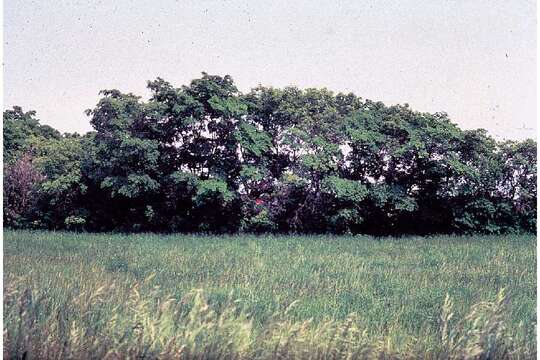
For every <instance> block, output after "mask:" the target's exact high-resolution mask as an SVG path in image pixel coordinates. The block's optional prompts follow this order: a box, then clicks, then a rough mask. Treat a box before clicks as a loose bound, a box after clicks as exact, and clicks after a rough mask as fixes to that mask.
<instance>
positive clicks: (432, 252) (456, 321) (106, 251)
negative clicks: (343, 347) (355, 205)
mask: <svg viewBox="0 0 540 360" xmlns="http://www.w3.org/2000/svg"><path fill="white" fill-rule="evenodd" d="M151 275H153V278H151V280H146V281H145V279H147V278H148V277H149V276H151ZM4 281H5V284H6V287H8V291H7V293H8V296H12V298H8V299H6V297H5V298H4V306H5V307H6V310H5V312H4V320H5V323H4V329H9V330H10V331H9V334H14V335H12V336H11V338H9V339H8V340H9V341H8V343H11V345H10V346H11V347H10V348H8V349H7V350H6V348H5V349H4V355H6V351H8V352H12V353H17V354H19V356H21V355H20V354H22V353H23V352H24V351H23V350H22V348H21V346H22V345H20V344H17V343H15V340H13V338H14V336H15V335H17V336H19V337H20V336H21V331H20V330H17V329H19V328H20V324H21V322H22V321H23V320H22V318H23V316H21V315H20V314H18V313H17V311H18V310H17V309H18V308H20V307H21V302H24V301H23V300H24V299H23V297H24V296H27V295H24V289H29V291H31V292H32V294H33V299H36V298H37V297H40V296H41V297H42V298H43V299H44V300H42V301H43V304H44V305H43V306H42V307H41V308H40V310H39V311H38V310H35V311H36V312H38V313H37V314H36V315H35V319H33V320H32V324H33V325H32V326H34V327H36V328H39V329H40V331H41V332H43V331H44V329H45V328H46V327H47V326H52V325H51V324H50V323H51V320H50V319H51V318H52V317H53V313H52V309H57V310H58V311H59V312H66V313H67V312H68V310H65V311H63V310H62V306H66V309H68V308H70V307H69V305H68V303H69V302H70V301H72V300H73V299H74V298H76V297H77V296H78V295H80V294H83V293H84V294H88V293H91V292H95V291H97V290H98V289H99V288H100V287H103V286H105V289H106V290H101V291H105V294H104V295H100V296H102V297H103V299H102V300H100V302H99V304H98V305H95V306H94V305H93V306H92V309H93V310H92V314H91V316H90V315H89V316H90V317H86V318H82V317H81V316H82V315H81V314H80V309H78V308H73V307H71V308H73V314H71V315H70V316H71V317H75V318H76V319H77V321H75V320H73V322H76V324H78V325H77V326H79V327H80V328H81V331H86V332H88V329H87V328H89V327H91V325H92V326H94V327H93V328H94V330H95V332H98V333H99V332H103V331H105V330H103V329H106V327H107V326H108V325H106V324H105V322H104V321H105V319H110V318H113V317H114V315H115V314H117V317H118V316H121V317H124V318H128V317H129V316H132V315H129V314H131V313H128V312H127V309H125V308H126V307H127V305H126V304H127V303H128V302H129V301H128V300H129V299H131V298H130V296H132V293H133V287H134V284H140V290H138V292H140V296H141V298H148V302H149V304H154V305H152V306H157V305H156V304H157V303H158V302H159V301H160V300H158V299H160V298H161V299H168V298H170V299H171V301H176V302H179V303H180V305H181V306H184V305H185V304H184V303H187V302H189V303H190V304H191V305H193V304H192V303H193V301H191V300H190V301H187V300H185V299H188V298H189V297H190V296H191V298H192V297H193V296H192V295H190V294H193V292H192V291H193V289H202V292H203V294H204V296H205V298H206V301H207V302H208V305H209V309H211V310H213V311H215V313H216V314H217V315H216V316H218V315H219V314H222V313H224V312H227V309H230V308H231V304H233V302H232V300H234V308H235V309H236V310H234V316H233V315H231V316H233V318H238V319H240V317H241V316H245V319H244V320H245V321H246V323H249V324H250V326H251V328H250V329H251V330H250V334H251V335H249V336H250V337H253V339H252V341H251V345H249V346H248V348H249V349H248V350H246V349H244V350H242V351H244V353H242V352H240V350H238V349H240V348H238V349H237V350H238V351H237V352H238V353H240V355H242V354H244V355H245V354H249V356H248V355H246V356H248V357H254V356H255V355H256V354H255V352H254V351H255V349H254V348H255V347H259V348H263V347H265V346H266V345H265V344H267V343H266V342H265V343H264V344H263V342H260V343H259V342H258V341H259V340H260V339H261V338H265V337H268V336H269V335H268V329H269V327H271V326H272V325H271V324H281V325H280V326H281V328H282V329H283V328H285V327H286V326H285V325H284V323H283V322H287V324H289V325H290V326H295V325H294V324H302V323H303V322H305V321H306V320H308V319H311V322H310V323H309V324H310V325H309V326H311V328H313V329H315V328H318V329H323V328H325V327H326V328H331V326H330V325H328V324H341V325H339V326H342V324H346V323H347V322H350V321H352V320H351V319H352V317H351V314H354V315H353V316H354V317H353V318H354V323H355V326H357V327H358V329H362V336H361V337H355V338H354V339H356V340H355V341H360V338H362V339H365V341H370V342H372V343H373V344H375V343H376V344H379V345H377V346H378V347H379V348H380V349H383V348H384V349H383V350H384V352H385V353H394V354H402V356H401V355H400V357H407V356H406V354H411V351H412V352H418V351H423V352H425V353H430V354H442V353H443V352H444V351H447V354H451V351H450V350H448V349H446V350H445V349H443V348H442V347H441V346H442V345H441V338H443V336H442V333H441V331H442V330H441V326H442V324H443V323H444V320H442V318H444V314H443V313H444V311H443V304H444V303H445V298H446V297H447V295H448V297H449V299H451V300H452V302H453V308H452V313H453V314H454V315H453V316H452V317H451V319H450V320H448V321H449V323H450V325H453V326H455V327H456V328H458V327H461V328H460V329H461V330H460V331H462V332H466V331H469V330H470V329H469V330H467V329H468V328H467V329H465V326H464V325H463V323H464V322H465V320H466V316H467V314H471V313H474V312H475V311H477V309H476V308H475V304H479V303H482V302H490V304H495V303H496V302H497V295H498V293H499V290H500V289H503V288H504V289H505V293H506V298H505V301H504V315H501V317H500V319H499V318H497V319H498V320H497V321H499V322H498V323H497V324H499V323H500V324H502V325H503V327H504V328H505V329H504V334H506V335H505V336H507V338H506V339H505V340H504V341H503V343H505V344H506V346H507V347H508V349H510V348H512V347H513V349H514V353H512V354H513V356H514V357H520V356H526V355H527V354H528V355H531V354H535V352H536V345H535V341H536V237H535V236H517V235H512V236H474V237H465V236H461V237H451V236H436V237H407V238H383V239H374V238H370V237H336V236H261V237H256V236H250V235H241V236H195V235H193V236H191V235H155V234H139V235H119V234H114V235H112V234H72V233H54V232H28V231H5V232H4ZM111 284H113V285H114V286H113V288H110V286H111ZM137 286H139V285H137ZM10 289H11V290H10ZM130 294H131V295H130ZM17 299H18V300H17ZM21 299H23V300H21ZM182 299H184V300H182ZM499 300H500V299H499ZM201 301H202V300H201ZM293 302H294V303H293ZM17 304H19V305H17ZM182 304H184V305H182ZM87 305H88V304H87ZM191 305H190V306H191ZM17 306H18V307H17ZM88 306H90V305H88ZM148 306H150V305H148ZM185 306H187V305H185ZM185 306H184V308H185ZM501 306H502V305H501ZM150 308H151V307H149V308H148V309H150ZM184 308H182V309H184ZM77 309H78V310H77ZM148 309H147V310H148ZM475 309H476V310H475ZM490 309H491V308H490ZM148 311H150V310H148ZM478 311H480V310H478ZM482 311H483V310H482ZM493 311H495V310H493ZM19 312H20V311H19ZM241 314H244V315H241ZM475 314H476V313H475ZM447 315H449V314H447ZM492 315H493V314H492ZM475 316H476V315H475ZM493 316H495V315H493ZM56 317H58V315H57V316H56ZM441 317H442V318H441ZM493 318H494V317H493ZM460 319H465V320H463V321H462V322H460V321H461V320H460ZM278 320H279V322H278ZM58 321H59V322H60V320H58ZM100 321H101V322H102V323H100V324H97V323H98V322H100ZM239 321H240V320H239ZM47 324H49V325H47ZM66 324H67V326H68V327H69V324H70V321H69V320H67V322H66ZM96 324H97V325H96ZM160 324H161V323H160ZM71 326H74V325H73V324H72V325H71ZM160 326H164V325H160ZM336 326H337V325H336ZM471 326H472V325H471ZM486 326H487V325H486ZM51 331H52V332H54V331H53V330H51ZM55 331H57V332H58V330H55ZM176 331H178V330H176ZM302 331H304V330H302ZM305 331H306V334H307V330H305ZM314 331H315V330H314ZM497 331H498V330H497ZM501 331H502V330H501ZM158 332H159V329H158ZM456 334H457V333H456ZM509 334H511V336H512V339H510V338H509V336H510V335H509ZM65 336H68V335H65ZM71 336H72V335H71ZM213 336H217V335H215V334H214V335H213ZM306 336H307V335H306ZM456 336H457V335H456ZM467 336H469V335H467ZM467 336H465V337H466V338H467V339H469V338H470V336H469V337H467ZM4 338H5V339H6V333H5V335H4ZM27 338H29V339H30V340H27V342H28V343H27V344H26V345H25V346H27V347H29V346H31V343H32V339H31V338H32V336H30V335H28V336H27ZM34 338H38V336H34ZM41 339H42V338H41ZM467 339H465V340H466V341H470V340H467ZM465 340H463V341H465ZM17 341H18V342H21V341H22V340H20V339H19V340H17ZM41 341H45V340H41ZM260 341H263V340H260ZM272 341H274V340H272ZM275 341H277V340H275ZM329 341H330V340H329ZM332 341H334V340H332ZM456 341H457V340H456ZM23 342H24V341H23ZM117 345H118V343H117ZM109 346H112V345H110V344H109ZM118 346H120V345H118ZM153 346H154V345H153ZM155 346H157V345H155ZM287 346H291V345H287ZM150 348H152V349H155V351H158V350H159V351H163V349H162V348H160V347H159V346H157V347H150ZM126 349H127V348H124V351H127V350H126ZM524 349H526V350H524ZM469 350H470V351H473V350H471V349H469ZM27 351H28V350H27ZM51 351H52V350H51ZM58 351H60V350H58ZM62 351H67V350H65V349H64V350H62ZM96 351H97V350H96ZM235 351H236V350H235ZM505 351H510V350H505ZM308 352H309V351H308ZM526 352H527V354H526ZM257 354H258V355H257V356H259V355H261V354H262V353H260V354H259V353H257ZM452 354H454V355H455V354H457V352H454V353H452ZM506 354H507V355H508V354H509V353H508V352H507V353H506ZM520 354H521V355H520ZM9 355H12V356H16V354H15V355H13V354H9ZM274 355H275V354H274ZM261 356H262V355H261ZM396 356H397V355H396ZM411 356H412V355H411ZM455 356H458V355H455ZM222 357H224V356H222ZM285 357H287V356H285ZM291 357H292V356H291ZM413 357H414V356H413Z"/></svg>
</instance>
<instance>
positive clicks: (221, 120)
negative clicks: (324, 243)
mask: <svg viewBox="0 0 540 360" xmlns="http://www.w3.org/2000/svg"><path fill="white" fill-rule="evenodd" d="M148 88H149V90H150V91H151V97H150V99H149V100H148V101H144V100H142V99H141V98H140V97H138V96H135V95H133V94H129V93H128V94H126V93H122V92H120V91H119V90H104V91H102V92H101V93H100V94H101V95H102V98H101V99H100V100H99V101H98V103H97V104H96V106H95V107H94V108H93V109H90V110H87V114H88V115H89V116H90V117H91V120H90V122H91V124H92V126H93V127H94V129H95V131H94V132H90V133H88V134H86V135H84V136H82V137H81V136H78V135H76V134H73V135H71V134H64V135H61V134H59V133H58V132H57V131H55V130H53V129H52V128H50V127H48V126H45V125H40V124H39V121H38V120H37V119H36V118H35V113H34V112H33V111H29V112H24V111H23V110H22V109H21V108H20V107H14V108H13V110H6V111H5V112H4V163H5V164H6V166H7V168H6V173H9V167H10V166H14V164H15V163H16V162H17V161H18V160H20V159H21V158H22V157H24V156H30V158H32V159H35V161H34V162H35V164H34V163H33V164H32V166H33V167H35V170H36V172H37V173H39V174H42V175H43V176H44V179H43V181H41V180H40V181H38V183H39V184H38V185H36V186H35V187H33V188H35V190H32V192H31V193H32V199H33V201H31V202H28V203H25V204H31V205H28V206H29V208H28V209H27V210H25V211H24V213H25V215H24V216H22V215H21V216H18V215H17V216H16V215H14V214H18V212H20V211H22V210H21V209H14V208H12V207H17V205H15V203H14V202H13V201H12V200H9V201H8V202H7V203H6V202H5V203H4V209H5V210H6V211H5V213H6V214H12V215H13V216H14V217H13V219H15V218H17V219H18V220H17V221H14V220H13V219H12V220H13V221H12V220H9V221H7V224H9V226H14V227H19V226H37V225H39V226H44V227H47V228H52V229H59V228H65V227H67V226H68V225H67V224H66V223H65V219H66V218H67V217H69V216H75V217H81V218H84V219H85V220H86V224H85V225H84V227H85V228H86V229H88V230H122V231H143V230H146V231H185V232H191V231H199V230H203V231H220V232H235V231H240V230H241V231H274V232H304V233H325V232H340V233H342V232H350V233H355V234H356V233H367V234H377V235H385V234H386V235H388V234H394V235H400V234H407V233H410V234H413V233H414V234H432V233H469V232H479V233H489V234H492V233H493V234H499V233H513V232H534V231H536V211H537V209H536V199H537V195H536V191H537V188H536V178H537V175H536V161H537V159H536V147H537V145H536V142H535V141H533V140H525V141H520V142H518V141H503V142H497V141H495V140H494V139H493V138H491V137H490V136H489V135H488V134H487V132H486V131H485V130H461V129H459V128H458V127H457V126H456V125H455V124H453V123H452V122H451V121H450V120H449V119H448V116H447V114H445V113H434V114H430V113H421V112H417V111H413V110H412V109H411V108H410V107H409V106H408V105H407V104H405V105H395V106H385V105H384V104H383V103H381V102H373V101H371V100H363V99H361V98H359V97H357V96H355V95H354V94H342V93H338V94H334V93H333V92H331V91H329V90H327V89H304V90H303V89H299V88H297V87H286V88H283V89H276V88H271V87H270V88H267V87H263V86H259V87H257V88H255V89H252V90H251V91H250V92H249V93H247V94H242V93H240V92H239V91H238V89H237V88H236V86H235V84H234V82H233V80H232V78H231V77H230V76H228V75H227V76H224V77H222V76H217V75H209V74H207V73H203V74H202V77H200V78H199V79H195V80H193V81H191V83H190V84H189V85H185V86H181V87H178V88H175V87H173V86H172V85H171V84H170V83H168V82H166V81H165V80H163V79H161V78H157V79H156V80H154V81H150V82H148ZM30 158H27V160H28V159H30ZM27 162H28V163H29V162H30V161H29V160H28V161H27ZM19 165H20V164H19ZM34 178H35V180H36V181H37V177H34ZM6 179H8V181H16V180H15V177H13V176H12V177H9V178H7V177H6ZM19 185H20V184H19ZM10 186H11V188H14V186H12V185H10V184H6V183H5V184H4V189H8V188H10ZM15 187H16V186H15ZM27 193H28V194H29V192H27ZM9 194H12V195H13V194H15V193H14V192H11V193H9ZM12 195H10V196H11V197H10V199H15V198H16V196H15V195H13V196H12ZM149 209H151V210H149ZM9 216H11V215H9ZM6 219H7V218H6Z"/></svg>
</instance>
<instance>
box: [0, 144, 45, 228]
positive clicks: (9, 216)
mask: <svg viewBox="0 0 540 360" xmlns="http://www.w3.org/2000/svg"><path fill="white" fill-rule="evenodd" d="M44 179H45V177H44V176H43V175H42V174H41V173H40V172H39V171H38V170H37V169H36V168H35V166H34V164H33V162H32V156H31V155H30V154H28V153H25V154H24V155H23V156H22V157H21V158H19V159H18V160H17V161H15V163H14V164H13V165H8V166H6V168H5V170H4V223H5V225H7V226H13V227H21V226H22V225H24V224H28V222H29V220H30V219H29V218H30V217H31V215H32V211H33V209H34V208H35V206H34V205H35V203H36V201H37V199H38V197H39V191H38V185H39V184H40V183H41V182H42V181H43V180H44Z"/></svg>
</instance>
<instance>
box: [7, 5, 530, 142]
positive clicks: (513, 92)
mask: <svg viewBox="0 0 540 360" xmlns="http://www.w3.org/2000/svg"><path fill="white" fill-rule="evenodd" d="M536 16H537V12H536V5H535V2H534V1H524V0H512V1H508V0H505V1H498V0H489V1H481V0H471V1H465V0H462V1H443V0H437V1H433V0H427V1H421V0H416V1H407V0H401V1H382V0H381V1H320V2H319V1H291V0H288V1H280V0H274V1H255V0H251V1H205V0H198V1H181V0H179V1H174V0H160V1H142V0H140V1H128V0H115V1H25V0H12V1H6V2H4V39H3V40H4V58H3V67H4V98H3V106H4V108H11V106H13V105H19V106H22V107H23V109H24V110H36V111H37V117H38V118H40V119H41V122H42V123H44V124H48V125H51V126H53V127H55V128H57V129H59V130H61V131H66V132H75V131H76V132H79V133H83V132H86V131H89V130H91V129H92V128H91V126H90V123H89V118H88V117H87V116H86V115H85V114H84V110H85V109H88V108H92V107H94V106H95V104H96V103H97V101H98V99H99V95H98V92H99V91H100V90H102V89H119V90H121V91H123V92H133V93H135V94H137V95H140V96H143V98H145V99H146V98H148V95H149V93H148V91H147V89H146V82H147V80H152V79H155V78H156V77H158V76H159V77H162V78H164V79H165V80H167V81H169V82H171V83H172V84H173V85H175V86H181V85H184V84H188V83H189V82H190V81H191V80H192V79H194V78H197V77H199V76H200V74H201V72H202V71H205V72H208V73H210V74H216V75H226V74H229V75H231V76H232V77H233V79H234V80H235V83H236V84H237V86H238V88H239V89H240V90H241V91H243V92H247V91H249V90H250V89H251V88H253V87H256V86H257V85H259V84H262V85H265V86H274V87H284V86H287V85H296V86H299V87H301V88H307V87H317V88H321V87H326V88H328V89H330V90H333V91H335V92H340V91H341V92H354V93H355V94H356V95H358V96H361V97H362V98H364V99H371V100H377V101H383V102H384V103H385V104H387V105H392V104H397V103H401V104H403V103H408V104H409V105H410V106H411V107H412V108H413V109H415V110H418V111H427V112H439V111H444V112H446V113H448V115H449V117H450V118H451V119H452V121H454V122H455V123H457V124H459V125H460V126H461V127H462V128H464V129H475V128H485V129H487V130H488V131H489V133H490V134H491V135H493V136H495V137H496V138H498V139H524V138H529V137H530V138H536V129H537V124H536V99H537V98H536V71H537V68H536V56H537V52H536Z"/></svg>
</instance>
